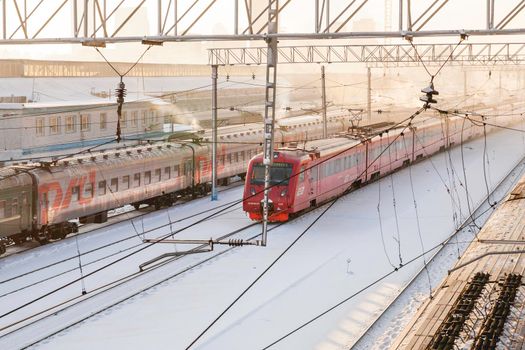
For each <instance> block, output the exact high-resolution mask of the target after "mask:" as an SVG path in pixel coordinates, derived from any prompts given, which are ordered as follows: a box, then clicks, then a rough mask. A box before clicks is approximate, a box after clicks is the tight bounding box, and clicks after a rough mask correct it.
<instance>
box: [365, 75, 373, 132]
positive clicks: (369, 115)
mask: <svg viewBox="0 0 525 350" xmlns="http://www.w3.org/2000/svg"><path fill="white" fill-rule="evenodd" d="M366 73H367V77H368V84H367V86H368V88H367V96H366V105H367V110H368V111H367V118H368V123H371V122H372V70H371V69H370V67H367V68H366Z"/></svg>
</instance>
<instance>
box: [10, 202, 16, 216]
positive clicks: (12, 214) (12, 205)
mask: <svg viewBox="0 0 525 350" xmlns="http://www.w3.org/2000/svg"><path fill="white" fill-rule="evenodd" d="M15 215H18V198H13V199H12V200H11V216H15Z"/></svg>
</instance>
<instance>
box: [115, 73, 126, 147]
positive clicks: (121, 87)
mask: <svg viewBox="0 0 525 350" xmlns="http://www.w3.org/2000/svg"><path fill="white" fill-rule="evenodd" d="M115 95H116V96H117V104H118V105H117V117H118V119H117V132H116V137H117V142H120V134H121V130H120V118H121V116H122V105H123V104H124V97H126V85H125V84H124V82H123V81H122V80H121V81H120V83H119V84H118V87H117V89H116V90H115Z"/></svg>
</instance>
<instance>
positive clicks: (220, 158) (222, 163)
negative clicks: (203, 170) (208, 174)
mask: <svg viewBox="0 0 525 350" xmlns="http://www.w3.org/2000/svg"><path fill="white" fill-rule="evenodd" d="M219 161H220V163H221V165H224V154H221V155H220V156H219Z"/></svg>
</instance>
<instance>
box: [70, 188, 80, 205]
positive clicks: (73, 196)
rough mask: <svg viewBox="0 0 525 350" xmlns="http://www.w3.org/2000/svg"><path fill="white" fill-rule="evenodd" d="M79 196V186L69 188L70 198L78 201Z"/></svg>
mask: <svg viewBox="0 0 525 350" xmlns="http://www.w3.org/2000/svg"><path fill="white" fill-rule="evenodd" d="M79 198H80V186H75V187H73V188H72V189H71V200H72V201H75V202H76V201H78V200H79Z"/></svg>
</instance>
